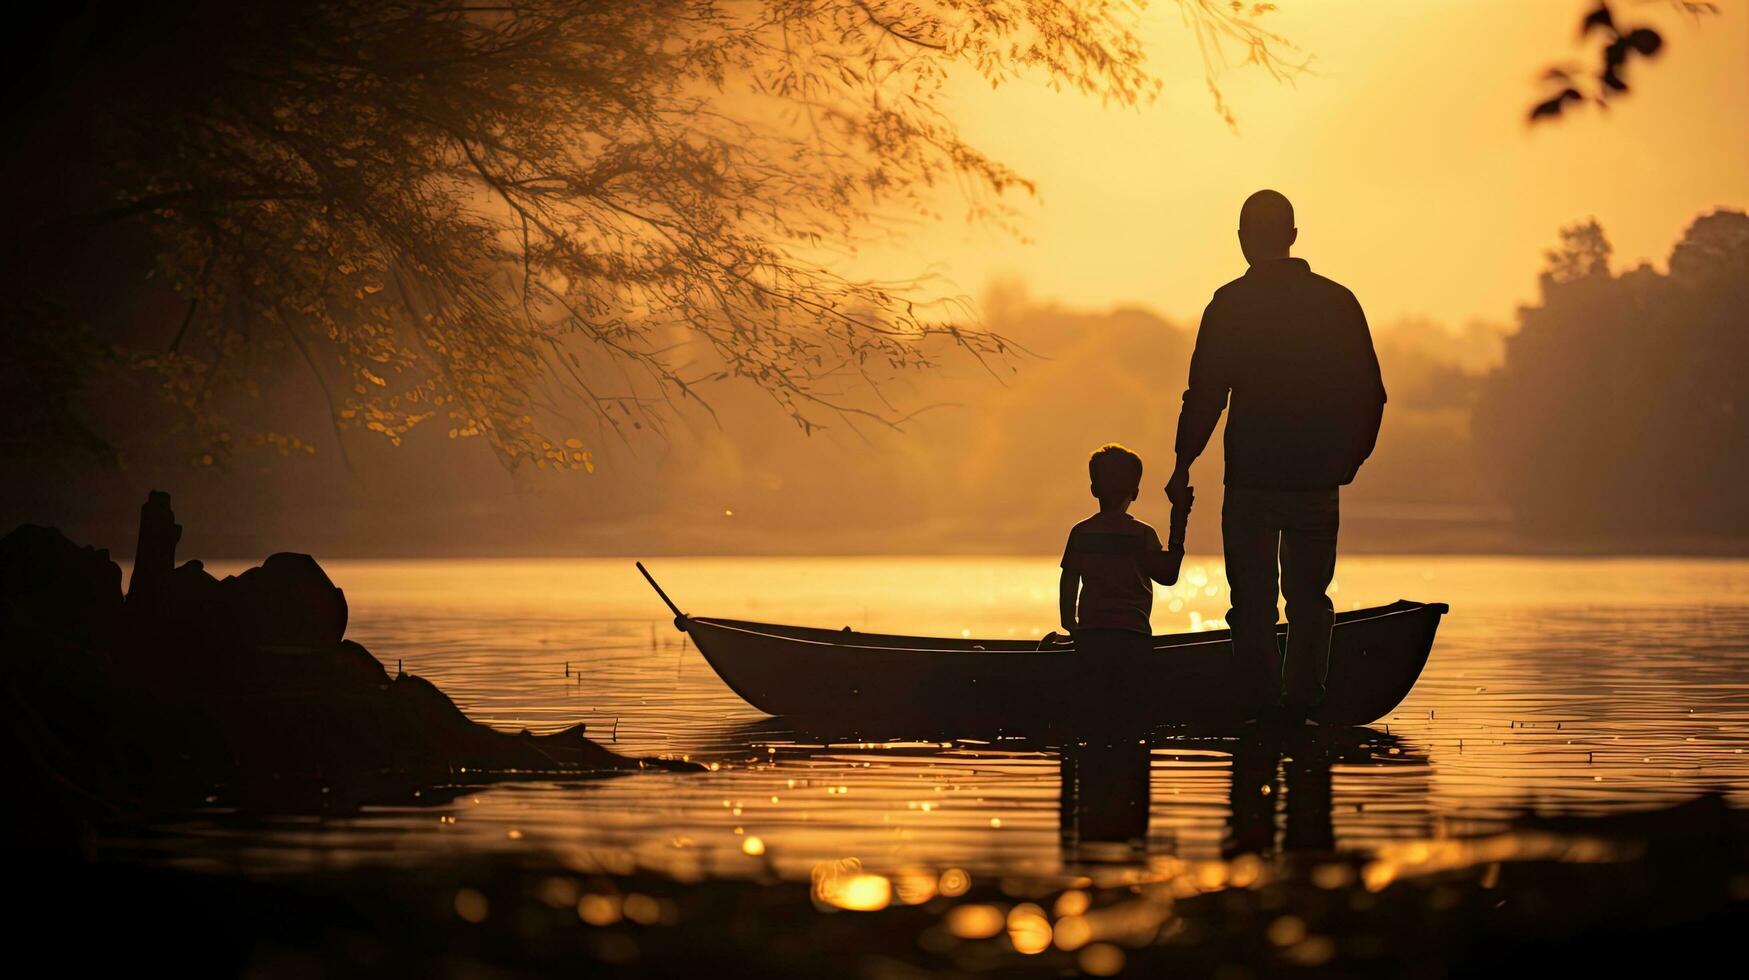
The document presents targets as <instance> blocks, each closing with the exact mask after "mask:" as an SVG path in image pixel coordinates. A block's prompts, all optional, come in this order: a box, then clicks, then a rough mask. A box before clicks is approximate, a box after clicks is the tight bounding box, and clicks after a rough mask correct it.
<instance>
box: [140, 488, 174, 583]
mask: <svg viewBox="0 0 1749 980" xmlns="http://www.w3.org/2000/svg"><path fill="white" fill-rule="evenodd" d="M181 540H182V525H180V524H178V523H176V514H175V512H174V511H172V510H171V509H170V495H169V494H167V493H165V492H164V491H162V490H153V491H152V492H151V493H149V494H147V495H146V502H145V503H144V504H141V505H140V537H139V541H138V542H137V543H136V544H135V546H134V572H133V575H132V576H131V577H130V578H129V580H128V599H129V600H130V601H132V602H133V603H135V604H136V605H138V604H151V603H157V602H160V601H162V597H163V594H164V591H165V590H166V589H168V588H169V585H170V574H171V570H172V569H173V568H174V567H175V565H176V544H177V542H179V541H181Z"/></svg>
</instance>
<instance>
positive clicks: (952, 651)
mask: <svg viewBox="0 0 1749 980" xmlns="http://www.w3.org/2000/svg"><path fill="white" fill-rule="evenodd" d="M1447 611H1448V607H1446V606H1445V605H1444V604H1442V603H1420V602H1410V601H1407V600H1400V601H1398V602H1396V603H1393V604H1391V605H1389V606H1379V607H1376V608H1372V609H1360V610H1355V611H1353V612H1348V613H1341V614H1338V615H1337V617H1336V627H1335V629H1334V631H1333V633H1332V640H1331V654H1330V673H1329V677H1328V681H1327V688H1328V693H1327V695H1326V697H1325V700H1324V703H1323V704H1322V705H1320V706H1319V707H1318V709H1317V710H1316V711H1315V712H1314V713H1313V715H1312V718H1313V719H1314V720H1316V721H1318V722H1319V723H1321V724H1326V725H1366V724H1370V723H1371V722H1374V721H1377V720H1378V719H1380V718H1383V717H1384V716H1385V715H1387V714H1388V713H1390V711H1391V710H1392V709H1394V708H1395V707H1396V706H1397V705H1398V704H1399V703H1400V702H1401V701H1402V700H1403V698H1404V697H1405V696H1406V695H1407V694H1408V693H1409V690H1410V688H1412V687H1413V686H1414V685H1415V681H1416V679H1417V678H1418V677H1420V675H1421V669H1422V667H1423V666H1424V665H1425V664H1426V663H1427V656H1428V653H1429V652H1430V651H1431V649H1432V647H1433V639H1434V634H1435V633H1436V632H1437V630H1438V628H1439V621H1440V617H1441V616H1443V615H1444V614H1445V613H1446V612H1447ZM685 623H686V627H687V632H688V633H689V634H690V635H691V637H692V639H693V642H694V643H696V644H697V646H698V649H699V652H700V653H701V654H703V655H704V658H705V660H706V661H708V662H709V663H710V665H711V667H712V669H714V670H715V671H716V672H717V674H718V676H720V677H721V678H722V679H723V681H724V682H725V683H727V684H728V685H729V687H730V688H731V689H732V690H734V692H735V693H736V694H738V695H740V696H741V697H742V698H743V699H745V700H746V701H747V703H749V704H751V705H753V706H754V707H755V708H758V709H759V710H761V711H764V712H766V713H767V714H772V715H784V716H793V717H797V718H818V719H833V720H840V721H841V720H861V721H875V720H878V721H895V722H897V721H932V722H936V723H952V724H956V725H957V724H964V725H967V726H979V727H985V728H988V727H990V726H996V727H1000V728H1003V729H1006V730H1011V731H1025V730H1042V729H1044V728H1048V727H1052V726H1055V725H1059V724H1065V723H1071V724H1077V723H1087V722H1092V721H1122V722H1124V723H1126V724H1147V725H1169V724H1186V725H1209V726H1224V725H1236V724H1238V723H1239V722H1241V721H1243V720H1244V719H1245V718H1247V717H1248V716H1251V715H1254V714H1255V708H1256V706H1255V705H1253V704H1250V703H1248V699H1247V698H1246V689H1247V688H1246V685H1245V683H1244V678H1243V674H1242V672H1241V670H1240V668H1239V665H1238V663H1237V661H1236V660H1235V658H1234V656H1233V644H1232V637H1231V635H1230V633H1229V632H1228V631H1226V630H1218V631H1208V632H1202V633H1178V634H1167V635H1162V636H1156V637H1154V648H1153V650H1152V651H1151V652H1150V653H1148V654H1143V655H1136V656H1131V657H1126V658H1105V657H1102V658H1100V659H1098V660H1094V659H1092V658H1089V657H1086V656H1077V655H1076V653H1075V651H1074V648H1073V647H1072V646H1070V647H1061V648H1056V649H1051V650H1039V649H1037V648H1036V644H1034V643H1031V642H1026V641H1013V640H978V639H963V640H962V639H933V638H926V637H910V636H894V635H888V634H878V633H858V632H853V631H851V630H849V629H848V628H846V629H844V630H839V631H833V630H824V629H814V628H809V627H799V626H781V625H775V624H770V623H753V622H746V621H742V620H732V619H715V618H703V617H698V618H690V619H687V620H685ZM1286 633H1287V628H1286V626H1285V625H1284V626H1281V627H1278V641H1285V637H1286Z"/></svg>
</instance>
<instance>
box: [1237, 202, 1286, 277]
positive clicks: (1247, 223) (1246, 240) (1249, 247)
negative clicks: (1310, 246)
mask: <svg viewBox="0 0 1749 980" xmlns="http://www.w3.org/2000/svg"><path fill="white" fill-rule="evenodd" d="M1299 234H1300V230H1299V229H1298V228H1295V227H1294V206H1293V205H1292V204H1291V203H1289V202H1288V199H1287V198H1286V197H1284V196H1282V194H1281V192H1280V191H1258V192H1257V193H1255V194H1253V195H1251V196H1250V197H1248V198H1246V199H1245V206H1244V207H1242V208H1240V209H1239V248H1240V249H1241V250H1243V251H1244V253H1245V261H1247V262H1249V263H1251V264H1252V265H1256V264H1257V263H1259V262H1267V261H1269V260H1270V259H1285V258H1287V254H1288V250H1289V249H1290V248H1292V247H1293V244H1294V239H1295V238H1298V237H1299Z"/></svg>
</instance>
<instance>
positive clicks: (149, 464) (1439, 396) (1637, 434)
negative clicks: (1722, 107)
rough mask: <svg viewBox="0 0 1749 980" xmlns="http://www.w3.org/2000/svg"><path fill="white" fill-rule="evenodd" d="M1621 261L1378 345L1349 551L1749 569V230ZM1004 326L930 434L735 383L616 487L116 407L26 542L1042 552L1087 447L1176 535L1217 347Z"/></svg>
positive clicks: (1013, 290) (1019, 314)
mask: <svg viewBox="0 0 1749 980" xmlns="http://www.w3.org/2000/svg"><path fill="white" fill-rule="evenodd" d="M1310 258H1311V260H1312V262H1313V267H1314V268H1315V269H1316V268H1319V266H1318V264H1317V256H1316V255H1315V254H1313V255H1311V256H1310ZM1609 259H1610V250H1609V245H1608V241H1607V232H1606V230H1605V229H1602V228H1599V227H1597V225H1596V224H1595V223H1594V222H1593V223H1587V224H1580V225H1575V226H1573V227H1570V228H1569V229H1567V230H1565V231H1564V232H1563V233H1562V234H1561V236H1560V238H1559V241H1558V243H1557V244H1556V245H1555V246H1554V247H1553V248H1551V249H1550V251H1549V253H1548V255H1547V256H1546V259H1545V266H1544V268H1543V270H1542V272H1541V297H1540V299H1539V301H1538V302H1536V303H1534V304H1530V305H1527V306H1525V307H1523V308H1521V309H1520V310H1519V311H1518V314H1517V316H1516V318H1515V320H1514V321H1513V322H1511V323H1502V324H1489V323H1481V322H1472V323H1467V324H1459V325H1453V324H1443V323H1436V322H1432V321H1428V320H1424V319H1408V320H1397V321H1386V322H1375V323H1374V324H1373V332H1374V339H1375V344H1376V346H1377V348H1378V352H1379V358H1380V361H1381V364H1382V367H1383V371H1384V376H1385V382H1386V386H1387V388H1388V389H1389V393H1390V403H1389V405H1388V406H1387V409H1386V413H1385V421H1384V428H1383V432H1382V434H1381V436H1380V440H1379V444H1378V449H1377V450H1376V452H1375V453H1374V455H1373V457H1372V459H1371V460H1370V461H1369V462H1368V463H1367V465H1366V466H1365V467H1363V469H1362V470H1361V474H1360V476H1359V478H1358V479H1357V480H1356V482H1355V483H1354V485H1353V486H1351V487H1349V488H1346V489H1345V490H1344V512H1343V546H1344V550H1345V552H1349V553H1354V552H1367V551H1375V552H1377V551H1385V552H1393V551H1394V552H1403V551H1416V552H1419V551H1462V552H1580V553H1604V552H1614V551H1626V552H1647V551H1651V552H1678V553H1733V554H1740V553H1744V552H1745V551H1749V505H1746V504H1745V499H1746V498H1745V495H1744V494H1743V493H1742V487H1743V486H1744V485H1745V480H1746V478H1749V472H1745V470H1746V468H1749V453H1746V452H1745V449H1749V424H1746V421H1745V415H1744V408H1745V405H1746V404H1749V399H1746V397H1745V396H1749V377H1746V376H1745V374H1744V372H1743V370H1742V366H1743V365H1744V364H1749V337H1746V335H1745V331H1744V323H1743V320H1742V311H1743V310H1745V309H1749V218H1746V217H1745V216H1744V214H1743V213H1742V212H1740V211H1730V210H1720V211H1717V212H1713V213H1711V214H1709V215H1706V216H1703V217H1701V218H1699V219H1698V220H1697V221H1696V222H1695V223H1694V224H1693V225H1692V226H1691V227H1690V229H1689V230H1688V232H1687V233H1686V234H1685V236H1684V238H1683V240H1682V241H1680V242H1678V243H1675V244H1674V247H1673V249H1672V254H1671V255H1670V257H1669V259H1668V260H1667V262H1665V263H1664V268H1663V269H1658V268H1654V267H1652V266H1650V265H1641V266H1639V267H1637V268H1633V269H1627V270H1619V271H1617V270H1612V269H1611V268H1610V263H1609ZM1237 265H1238V261H1237V257H1236V256H1235V266H1237ZM1325 271H1330V270H1325ZM1338 274H1339V273H1338ZM1213 285H1216V284H1211V289H1212V286H1213ZM1361 299H1362V302H1363V304H1364V303H1365V299H1366V298H1365V297H1364V296H1362V297H1361ZM979 306H980V307H981V308H982V311H983V315H984V319H985V322H986V325H987V326H988V328H989V329H991V330H993V331H994V332H996V333H998V334H1000V335H1002V336H1003V337H1005V338H1007V339H1008V340H1010V341H1012V342H1013V343H1014V344H1015V345H1017V346H1018V347H1019V348H1022V349H1023V350H1024V353H1015V354H1013V355H1011V356H1010V357H1008V358H1007V359H1005V360H995V361H991V362H989V367H988V369H986V368H985V367H982V366H980V365H979V364H978V363H977V362H976V361H975V360H973V359H970V358H958V359H951V360H948V361H946V362H944V363H943V364H942V365H941V366H940V367H939V368H937V369H934V370H932V371H927V372H922V373H920V374H916V375H913V376H909V377H908V378H907V380H906V381H905V383H904V384H900V385H889V386H888V387H886V388H884V389H883V392H882V393H883V395H884V396H885V397H887V398H889V399H891V400H892V401H893V402H894V404H895V405H899V406H903V407H904V408H906V409H908V410H909V409H915V410H917V411H916V414H915V415H914V416H913V417H911V418H910V419H909V420H908V421H906V422H904V423H903V424H902V425H901V426H900V427H899V428H897V429H892V428H888V427H886V426H884V425H881V424H879V423H868V422H863V423H861V424H855V423H854V420H853V419H841V420H839V422H838V424H836V425H833V426H831V427H829V428H827V429H824V430H817V431H815V432H814V433H813V434H811V435H809V434H805V433H804V432H803V431H802V430H800V429H799V428H798V427H797V426H796V425H795V424H794V422H793V421H792V420H791V419H790V418H789V417H787V416H786V415H785V414H784V413H783V412H781V411H779V410H778V409H777V408H776V407H775V406H773V404H772V403H771V401H770V400H769V399H768V398H767V397H765V396H764V394H763V393H761V392H759V391H757V390H756V389H751V388H748V387H746V386H736V385H732V384H725V385H719V386H716V387H714V388H707V389H706V390H705V397H706V399H707V400H708V401H709V404H710V406H711V408H712V409H714V411H715V413H716V415H715V418H713V417H712V416H711V415H710V414H708V413H706V412H704V411H700V410H688V411H686V412H684V413H682V415H681V416H680V420H679V422H678V423H677V424H675V425H673V426H671V427H670V430H669V431H668V433H667V434H666V435H657V434H654V433H651V432H648V431H639V432H630V433H629V435H628V438H627V439H626V440H624V441H620V440H616V439H615V438H614V437H612V436H611V435H609V434H605V433H603V434H601V435H600V437H599V439H598V440H597V441H596V442H595V444H594V445H595V449H596V451H595V470H594V472H592V473H583V472H567V473H555V472H552V471H545V470H541V471H537V470H535V469H533V468H532V467H529V466H522V467H519V468H515V469H512V468H509V467H506V466H505V465H504V464H503V463H501V462H500V461H499V459H498V458H497V457H496V456H495V455H494V454H493V453H491V452H490V451H489V449H488V447H487V446H485V445H484V444H483V443H482V442H481V441H480V440H472V441H470V440H461V441H460V443H459V444H458V443H457V442H455V441H452V440H451V439H450V438H449V436H448V434H447V433H446V432H445V431H444V429H443V428H442V427H440V426H435V425H432V426H420V427H417V428H415V429H414V430H413V431H412V432H410V433H409V434H408V435H407V436H406V438H405V440H404V444H403V445H401V446H399V447H396V446H391V445H390V444H389V443H388V442H387V441H385V440H384V439H382V438H380V437H379V436H377V435H376V434H374V433H370V432H361V431H358V430H346V431H341V432H338V433H337V432H335V431H333V430H332V429H331V428H330V426H329V423H328V421H327V419H326V417H325V405H326V402H325V400H324V398H323V396H322V393H321V391H320V390H318V389H317V388H316V383H315V381H314V380H313V379H312V377H311V376H310V375H309V374H308V373H307V372H297V371H287V372H283V373H282V374H281V379H282V380H281V382H280V386H279V387H278V388H277V389H274V390H267V391H263V392H260V393H259V396H258V398H257V399H256V411H257V412H258V413H259V417H258V418H257V419H256V423H257V424H258V425H260V426H261V427H263V428H264V429H269V430H272V431H279V432H287V433H304V434H305V436H306V438H307V443H308V446H307V447H303V446H294V447H289V448H288V447H285V446H278V447H275V446H271V445H270V446H265V447H251V448H247V449H240V450H239V451H238V452H237V453H236V454H235V455H234V456H233V457H232V458H231V459H229V460H226V461H222V462H221V463H220V464H218V465H215V466H211V467H190V466H188V465H187V461H186V459H185V458H184V457H183V456H182V455H180V450H179V449H178V448H177V445H178V444H176V443H174V442H173V441H172V440H171V439H170V437H169V436H168V435H164V434H163V433H165V432H166V429H165V428H160V426H159V421H160V420H154V419H153V417H152V401H151V399H150V397H149V396H148V395H147V394H146V393H141V394H140V396H139V397H138V398H136V399H129V398H110V399H104V401H106V402H108V403H111V404H116V405H118V406H120V407H119V409H118V410H117V412H116V417H115V418H114V419H112V420H111V423H110V424H112V425H114V426H117V427H119V428H121V429H123V430H127V431H128V432H129V435H127V437H126V438H125V439H123V440H121V445H122V459H121V465H120V466H119V467H118V468H115V469H111V468H107V467H103V466H98V465H89V466H80V467H78V468H76V469H75V470H73V471H70V472H61V473H51V472H49V471H44V472H42V473H40V474H37V476H36V478H33V477H32V475H31V474H29V473H25V472H15V473H14V474H13V475H12V476H11V477H9V478H8V480H7V481H5V493H6V500H5V502H4V505H5V514H4V520H5V521H6V522H7V523H8V524H10V523H16V522H20V521H25V520H29V521H34V522H38V523H50V524H56V525H58V526H60V527H62V528H64V529H65V530H67V531H68V533H69V534H70V535H71V536H72V537H73V538H74V539H75V540H80V541H85V542H89V543H93V544H97V545H99V546H109V547H111V548H114V549H116V550H117V551H118V552H120V553H124V554H125V553H126V552H127V551H129V550H130V549H131V545H132V541H133V529H134V527H135V524H136V521H137V514H138V511H137V508H138V506H139V503H140V501H141V500H143V499H144V497H145V494H146V492H147V491H148V490H150V489H163V490H168V491H170V492H171V493H172V494H173V496H174V499H175V504H176V508H177V512H178V514H179V516H180V518H181V520H182V522H183V524H184V525H185V527H186V532H185V536H184V539H183V548H182V553H183V554H184V555H188V556H197V555H198V556H207V557H219V556H224V557H247V556H254V555H260V554H262V553H265V552H269V551H275V550H286V549H292V550H300V551H309V552H312V553H315V554H318V555H325V556H337V557H338V556H400V555H407V556H439V555H630V554H637V555H659V554H866V553H889V554H930V553H984V554H1039V553H1049V552H1053V551H1055V550H1056V549H1058V548H1060V547H1061V543H1062V537H1063V534H1064V533H1065V532H1066V529H1067V528H1068V527H1069V526H1070V525H1071V524H1072V523H1074V522H1075V521H1076V520H1078V519H1080V518H1081V517H1084V516H1085V515H1086V514H1087V513H1088V512H1090V511H1091V509H1092V508H1093V503H1092V500H1091V498H1090V497H1089V496H1088V493H1087V488H1086V470H1085V460H1086V456H1087V453H1088V452H1089V451H1091V450H1092V449H1093V448H1095V447H1097V446H1098V445H1100V444H1101V443H1104V442H1107V441H1114V440H1115V441H1119V442H1123V443H1125V444H1126V445H1129V446H1131V447H1133V448H1135V449H1136V450H1137V451H1138V452H1140V453H1141V454H1142V456H1143V458H1144V460H1145V461H1146V465H1147V473H1146V475H1145V476H1144V481H1143V492H1142V496H1141V499H1140V501H1139V502H1138V504H1137V506H1136V507H1135V508H1134V512H1135V513H1136V514H1137V515H1138V516H1140V517H1141V518H1143V519H1144V520H1150V521H1153V522H1156V523H1160V524H1163V523H1164V520H1165V513H1166V505H1165V500H1164V496H1163V495H1162V494H1161V493H1160V492H1159V485H1160V484H1161V483H1163V482H1164V480H1165V477H1166V475H1167V474H1168V472H1169V470H1170V466H1171V446H1172V438H1173V432H1174V427H1175V425H1176V421H1177V417H1178V406H1179V399H1180V396H1181V393H1182V389H1183V385H1184V379H1185V375H1186V370H1187V367H1188V362H1189V357H1190V353H1191V348H1192V344H1193V341H1194V330H1195V326H1196V325H1195V324H1194V323H1186V322H1181V321H1178V320H1174V319H1171V318H1167V317H1164V316H1162V315H1160V314H1158V313H1156V312H1153V311H1151V310H1149V309H1146V308H1143V307H1140V306H1120V307H1114V308H1109V309H1078V308H1073V307H1068V306H1064V305H1060V304H1057V303H1054V302H1052V301H1050V299H1049V298H1048V297H1040V296H1034V295H1031V294H1029V293H1028V291H1027V289H1026V288H1025V286H1024V285H1023V284H1021V283H1019V282H1014V281H1010V282H1003V283H996V284H993V285H991V286H990V287H989V288H988V289H987V290H986V292H985V294H984V295H983V296H982V297H981V301H980V303H979ZM336 440H339V442H338V444H337V443H336ZM337 445H338V446H339V447H343V448H344V452H341V451H338V449H337ZM1219 446H1220V440H1219V438H1218V437H1217V438H1216V439H1215V440H1213V442H1212V443H1211V447H1210V451H1209V453H1208V454H1207V455H1205V456H1204V457H1203V459H1201V460H1199V462H1198V463H1197V465H1196V468H1195V470H1194V472H1193V482H1194V483H1195V484H1196V485H1197V486H1198V488H1199V490H1200V491H1201V493H1200V495H1199V500H1198V507H1197V510H1196V513H1195V514H1194V515H1193V517H1192V521H1191V531H1190V547H1191V549H1192V550H1195V551H1205V552H1214V551H1218V550H1219V544H1220V542H1219V520H1218V515H1219V506H1220V494H1219V483H1220V473H1221V459H1220V449H1219Z"/></svg>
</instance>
